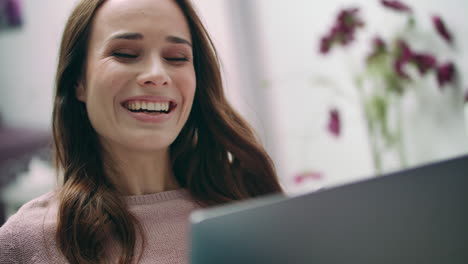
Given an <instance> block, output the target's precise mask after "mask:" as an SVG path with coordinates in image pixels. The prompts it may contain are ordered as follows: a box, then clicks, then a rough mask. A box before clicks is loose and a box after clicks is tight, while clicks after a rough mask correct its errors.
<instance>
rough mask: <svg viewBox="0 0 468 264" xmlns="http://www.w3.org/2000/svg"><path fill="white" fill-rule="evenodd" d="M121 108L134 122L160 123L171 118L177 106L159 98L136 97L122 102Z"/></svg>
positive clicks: (167, 99) (169, 100)
mask: <svg viewBox="0 0 468 264" xmlns="http://www.w3.org/2000/svg"><path fill="white" fill-rule="evenodd" d="M121 106H122V107H123V108H124V109H125V110H126V112H127V113H129V114H130V116H132V117H133V118H135V119H136V120H139V121H142V122H150V123H160V122H164V121H167V120H168V119H170V118H171V116H172V113H173V112H174V110H175V109H176V107H177V104H176V103H175V102H174V101H173V100H171V99H169V98H167V97H161V96H138V97H132V98H128V99H126V100H124V101H123V102H122V103H121Z"/></svg>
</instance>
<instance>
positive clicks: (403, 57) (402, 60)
mask: <svg viewBox="0 0 468 264" xmlns="http://www.w3.org/2000/svg"><path fill="white" fill-rule="evenodd" d="M397 45H398V49H399V52H398V56H397V59H396V61H395V64H394V69H395V72H396V73H397V74H398V75H399V76H400V77H401V78H403V79H407V80H409V79H410V77H409V76H408V74H406V72H404V71H403V67H404V66H405V64H406V63H408V62H410V61H411V59H412V58H413V52H412V51H411V49H410V47H409V46H408V44H406V42H404V41H403V40H400V41H399V42H398V44H397Z"/></svg>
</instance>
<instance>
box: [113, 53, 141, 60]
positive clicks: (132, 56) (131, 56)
mask: <svg viewBox="0 0 468 264" xmlns="http://www.w3.org/2000/svg"><path fill="white" fill-rule="evenodd" d="M112 56H114V57H117V58H123V59H135V58H137V57H138V55H135V54H129V53H121V52H114V53H113V54H112Z"/></svg>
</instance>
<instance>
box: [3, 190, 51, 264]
mask: <svg viewBox="0 0 468 264" xmlns="http://www.w3.org/2000/svg"><path fill="white" fill-rule="evenodd" d="M55 197H56V193H55V191H51V192H48V193H46V194H44V195H41V196H39V197H37V198H35V199H33V200H31V201H29V202H27V203H25V204H24V205H23V206H21V207H20V209H19V210H18V211H17V212H16V213H15V214H13V215H12V216H11V217H10V218H8V220H7V221H6V223H5V224H4V225H3V226H1V227H0V252H2V254H0V255H1V256H0V263H4V262H2V261H5V260H8V261H11V263H16V262H15V261H14V259H16V261H18V259H24V257H25V256H24V255H29V254H28V251H34V250H37V249H39V248H40V247H42V245H41V243H42V242H43V241H47V239H50V238H49V235H51V234H52V233H53V232H54V231H53V230H55V227H54V226H55V223H56V212H57V202H56V198H55ZM46 236H47V237H46ZM4 258H7V259H4ZM8 263H10V262H8Z"/></svg>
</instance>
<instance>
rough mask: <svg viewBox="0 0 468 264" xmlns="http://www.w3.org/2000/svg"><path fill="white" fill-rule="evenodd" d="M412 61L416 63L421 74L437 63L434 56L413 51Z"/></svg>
mask: <svg viewBox="0 0 468 264" xmlns="http://www.w3.org/2000/svg"><path fill="white" fill-rule="evenodd" d="M412 62H414V63H415V64H416V66H417V68H418V70H419V72H420V73H421V75H424V74H426V73H427V72H428V70H431V69H434V68H435V67H436V65H437V60H436V58H435V57H434V56H433V55H431V54H425V53H414V54H413V56H412Z"/></svg>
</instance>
